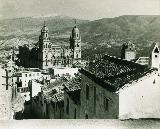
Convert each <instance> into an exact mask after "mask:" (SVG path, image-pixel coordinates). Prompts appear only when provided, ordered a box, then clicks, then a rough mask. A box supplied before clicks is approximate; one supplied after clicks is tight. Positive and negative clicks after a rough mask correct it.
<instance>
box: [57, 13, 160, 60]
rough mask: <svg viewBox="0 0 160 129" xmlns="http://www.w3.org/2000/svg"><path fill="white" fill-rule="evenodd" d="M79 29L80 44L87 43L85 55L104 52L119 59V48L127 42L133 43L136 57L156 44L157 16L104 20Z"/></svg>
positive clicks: (159, 35)
mask: <svg viewBox="0 0 160 129" xmlns="http://www.w3.org/2000/svg"><path fill="white" fill-rule="evenodd" d="M70 29H71V28H65V29H62V30H61V31H59V33H60V32H61V34H67V33H68V30H70ZM79 29H80V32H81V35H82V42H84V44H87V45H86V46H85V47H84V49H83V50H84V53H85V55H87V56H89V55H92V54H91V53H108V54H110V55H115V56H118V57H119V56H120V54H119V53H120V49H121V45H122V44H123V43H125V42H127V41H128V40H132V41H133V42H134V43H135V44H136V46H137V53H138V56H148V55H149V53H148V51H149V47H150V45H151V44H152V43H153V42H154V41H160V16H136V15H135V16H133V15H132V16H128V15H126V16H120V17H115V18H104V19H99V20H96V21H91V22H87V23H84V24H81V25H79ZM55 33H56V32H55ZM88 50H90V51H89V52H90V53H88Z"/></svg>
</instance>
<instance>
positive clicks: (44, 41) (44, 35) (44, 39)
mask: <svg viewBox="0 0 160 129" xmlns="http://www.w3.org/2000/svg"><path fill="white" fill-rule="evenodd" d="M48 33H49V29H48V28H47V26H46V24H45V22H44V26H43V27H42V29H41V35H40V36H39V48H40V49H41V50H43V49H44V48H46V46H48V45H49V44H48V43H49V37H48Z"/></svg>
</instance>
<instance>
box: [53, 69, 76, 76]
mask: <svg viewBox="0 0 160 129" xmlns="http://www.w3.org/2000/svg"><path fill="white" fill-rule="evenodd" d="M67 73H69V75H71V77H74V74H75V73H78V68H54V75H57V74H59V75H60V76H62V75H63V74H67Z"/></svg>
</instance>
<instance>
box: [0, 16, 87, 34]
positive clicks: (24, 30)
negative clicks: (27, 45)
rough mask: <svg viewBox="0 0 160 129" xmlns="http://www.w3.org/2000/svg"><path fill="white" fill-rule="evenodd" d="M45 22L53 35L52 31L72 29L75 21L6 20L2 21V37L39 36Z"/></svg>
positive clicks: (46, 19)
mask: <svg viewBox="0 0 160 129" xmlns="http://www.w3.org/2000/svg"><path fill="white" fill-rule="evenodd" d="M44 22H45V24H46V25H47V27H48V28H49V30H50V33H52V31H57V30H61V29H63V28H66V27H72V26H73V25H74V24H75V23H74V22H75V19H74V18H70V17H66V16H54V17H23V18H15V19H4V20H1V21H0V31H1V33H0V36H1V37H2V36H3V37H4V36H11V35H12V36H22V35H28V36H29V35H32V36H34V35H39V34H40V30H41V28H42V26H43V25H44ZM77 22H78V23H79V24H82V23H85V22H88V21H87V20H80V19H77ZM32 36H31V37H32Z"/></svg>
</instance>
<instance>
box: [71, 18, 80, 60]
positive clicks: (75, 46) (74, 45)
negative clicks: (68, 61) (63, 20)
mask: <svg viewBox="0 0 160 129" xmlns="http://www.w3.org/2000/svg"><path fill="white" fill-rule="evenodd" d="M70 49H71V50H72V52H73V62H80V61H81V36H80V33H79V29H78V27H77V25H76V21H75V26H74V27H73V29H72V34H71V36H70Z"/></svg>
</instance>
